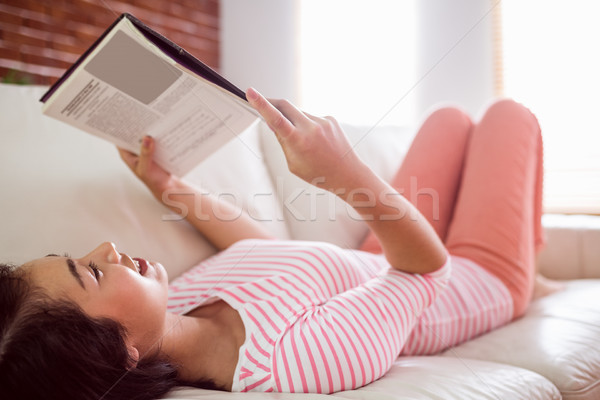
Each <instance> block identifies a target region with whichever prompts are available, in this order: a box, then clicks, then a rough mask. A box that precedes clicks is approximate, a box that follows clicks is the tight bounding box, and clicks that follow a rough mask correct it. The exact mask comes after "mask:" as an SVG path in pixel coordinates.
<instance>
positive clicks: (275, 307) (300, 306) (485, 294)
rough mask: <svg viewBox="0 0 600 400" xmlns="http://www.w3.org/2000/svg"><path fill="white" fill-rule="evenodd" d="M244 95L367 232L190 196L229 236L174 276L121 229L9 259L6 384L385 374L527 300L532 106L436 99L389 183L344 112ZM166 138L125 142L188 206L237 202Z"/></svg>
mask: <svg viewBox="0 0 600 400" xmlns="http://www.w3.org/2000/svg"><path fill="white" fill-rule="evenodd" d="M247 97H248V99H249V101H250V104H251V105H252V106H253V107H254V108H255V109H256V110H257V111H258V112H259V113H260V114H261V115H262V116H263V117H264V119H265V120H266V121H267V123H268V124H269V126H270V127H271V129H272V130H273V131H274V132H275V134H276V135H277V138H278V140H279V142H280V143H281V146H282V147H283V150H284V152H285V155H286V158H287V162H288V166H289V169H290V170H291V171H292V172H293V173H294V174H296V175H297V176H299V177H300V178H303V179H304V180H306V181H308V182H320V183H319V187H321V188H323V189H327V190H331V191H332V192H334V193H336V195H337V196H339V197H341V198H342V199H343V200H345V201H346V202H347V203H349V205H350V206H353V207H355V209H356V211H357V212H358V213H359V214H360V215H361V216H363V217H364V219H365V220H366V221H367V224H368V225H369V227H370V233H369V235H368V237H367V238H366V239H365V242H364V243H363V244H362V247H361V248H360V249H342V248H339V247H336V246H334V245H331V244H327V243H319V242H308V241H282V240H276V239H273V238H271V237H269V235H268V234H267V233H266V232H265V231H264V230H263V228H262V227H261V226H260V224H259V223H258V222H256V221H254V220H252V219H251V218H249V217H241V218H237V219H234V220H223V218H217V217H215V216H214V215H213V216H212V217H213V218H208V219H206V218H203V219H202V220H200V219H198V218H197V217H196V216H195V215H194V214H195V213H189V214H188V215H186V216H185V217H186V218H187V220H188V221H189V222H190V223H191V224H192V225H193V226H194V227H196V228H197V229H198V230H199V231H200V232H201V233H202V234H203V235H204V236H205V237H206V238H207V239H208V240H210V242H212V244H214V246H216V247H217V248H218V249H220V253H219V254H217V255H215V256H213V257H210V258H209V259H206V260H204V261H203V262H201V263H200V264H199V265H197V266H195V267H194V268H192V269H190V270H189V271H188V272H187V273H185V274H184V275H182V276H181V277H179V278H177V279H175V280H174V281H173V282H172V283H171V284H170V285H169V284H168V279H167V274H166V272H165V269H164V268H163V266H162V265H161V264H159V263H156V262H152V261H149V260H145V259H143V258H132V257H130V256H129V255H127V254H124V253H119V251H118V249H117V247H116V246H115V245H114V244H112V243H102V244H100V245H99V246H98V247H97V248H95V249H94V250H92V251H91V252H90V253H89V254H87V255H85V256H83V257H80V258H75V257H71V256H69V255H54V254H50V255H48V256H45V257H42V258H40V259H37V260H33V261H30V262H28V263H26V264H24V265H22V266H19V267H14V266H7V265H3V266H2V268H1V269H0V307H1V308H0V332H1V338H0V387H1V388H2V393H3V395H4V394H11V395H13V396H14V397H11V398H19V399H41V398H56V399H94V400H97V399H100V398H102V399H155V398H158V397H160V396H162V395H164V394H165V393H167V392H168V391H169V390H170V389H172V388H173V387H174V386H176V385H191V386H198V387H205V388H216V389H221V390H227V391H237V392H246V391H262V392H316V393H332V392H336V391H340V390H348V389H355V388H358V387H361V386H364V385H367V384H369V383H370V382H373V381H375V380H377V379H378V378H380V377H381V376H383V375H384V374H385V373H386V372H387V371H388V370H389V369H390V367H391V366H392V363H393V362H394V360H395V359H396V358H397V357H398V355H400V354H404V355H417V354H435V353H437V352H440V351H441V350H444V349H446V348H448V347H450V346H453V345H456V344H458V343H461V342H464V341H466V340H469V339H470V338H473V337H475V336H477V335H480V334H482V333H484V332H487V331H490V330H492V329H494V328H497V327H499V326H502V325H504V324H506V323H508V322H509V321H511V320H513V319H515V318H518V317H519V316H521V315H522V314H523V313H524V312H525V310H526V308H527V305H528V303H529V302H530V300H531V298H532V290H533V286H534V275H535V274H534V258H535V254H536V251H537V250H538V249H539V248H540V247H541V246H542V244H543V238H542V229H541V225H540V218H541V188H542V142H541V137H540V130H539V126H538V124H537V121H536V119H535V117H534V116H533V115H532V114H531V113H530V112H529V111H528V110H527V109H526V108H524V107H523V106H521V105H519V104H517V103H515V102H513V101H510V100H503V101H499V102H497V103H495V104H493V105H492V106H491V107H490V108H489V109H488V110H487V112H486V113H485V115H484V116H483V118H482V119H481V120H480V121H479V122H477V123H473V122H472V121H471V120H470V119H469V117H468V116H466V115H465V114H463V113H462V112H461V111H458V110H456V109H452V108H445V109H440V110H438V111H436V112H434V113H433V114H432V115H431V116H430V117H429V118H428V119H427V120H426V121H425V123H424V124H423V126H422V127H421V129H420V131H419V133H418V134H417V136H416V138H415V140H414V142H413V144H412V146H411V148H410V150H409V152H408V154H407V156H406V157H405V159H404V161H403V164H402V166H401V167H400V169H399V171H398V172H397V175H396V176H395V178H394V179H393V182H392V184H391V185H390V184H387V183H386V182H384V181H383V180H382V179H381V178H379V177H378V176H376V175H375V174H374V172H373V171H371V170H370V169H369V168H368V167H367V166H366V165H365V164H364V163H363V162H362V161H361V160H360V159H359V157H358V156H357V155H356V154H355V153H354V151H353V150H352V147H351V145H350V144H349V142H348V140H347V138H346V136H345V135H344V133H343V132H342V130H341V128H340V127H339V125H338V124H337V123H336V121H335V120H334V119H332V118H329V117H328V118H318V117H315V116H312V115H310V114H307V113H304V112H302V111H300V110H298V109H297V108H295V107H294V106H293V105H292V104H290V103H288V102H286V101H272V102H269V101H267V100H266V99H265V98H264V97H262V96H261V95H260V94H259V93H258V92H256V91H255V90H253V89H249V90H248V92H247ZM153 152H154V142H153V140H152V138H150V137H146V138H145V139H144V141H143V143H142V148H141V154H140V155H139V156H136V155H134V154H132V153H129V152H126V151H124V150H120V153H121V157H122V158H123V160H124V161H125V163H126V164H127V165H128V166H129V167H130V168H131V170H132V171H133V172H134V173H135V174H136V175H137V177H138V178H139V179H141V181H142V182H144V184H145V185H146V186H147V187H148V189H149V190H150V191H151V192H152V194H153V195H154V196H155V197H156V198H157V199H158V200H159V201H161V199H162V198H163V193H164V192H169V193H170V195H169V199H170V201H169V204H174V203H179V204H181V203H183V204H187V206H188V207H187V209H191V208H192V207H193V206H194V204H193V203H192V202H193V201H194V198H196V199H198V198H201V199H202V202H204V203H203V204H201V205H200V206H201V207H202V209H203V210H215V209H219V210H220V213H222V210H224V209H225V208H226V207H228V208H229V211H230V212H231V213H232V215H237V214H238V211H237V210H235V209H233V206H232V205H230V204H228V203H227V204H226V203H223V204H219V200H218V199H217V198H216V197H209V196H204V195H203V196H189V195H186V194H182V193H188V194H189V193H197V192H196V189H194V188H192V187H190V186H188V185H187V184H186V183H184V182H183V181H182V180H180V179H179V178H178V177H176V176H173V175H170V174H168V173H166V172H165V171H164V170H162V169H161V168H160V167H159V166H158V165H157V164H155V163H154V162H153ZM416 177H418V180H419V186H420V187H421V188H423V187H427V188H429V189H431V190H434V191H435V193H436V194H437V196H435V198H436V199H437V201H438V203H439V204H435V207H433V206H432V204H427V198H426V197H423V198H422V199H421V201H420V202H419V208H416V207H415V206H414V205H412V204H411V203H410V202H409V201H408V200H407V199H408V198H413V196H411V195H410V191H409V190H408V189H409V188H410V184H409V183H410V179H414V178H416ZM315 178H320V179H315ZM322 178H324V179H322ZM399 192H402V193H403V194H404V195H405V197H404V196H401V195H399ZM350 194H352V195H350ZM427 197H429V196H427ZM431 198H432V199H433V198H434V196H431ZM368 199H375V201H373V202H372V204H371V205H369V206H368V207H367V206H365V204H366V200H368ZM188 203H189V204H188ZM183 208H184V207H181V208H179V209H174V211H180V212H181V209H183ZM434 211H435V213H434ZM451 271H452V273H451Z"/></svg>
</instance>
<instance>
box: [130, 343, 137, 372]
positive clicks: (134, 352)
mask: <svg viewBox="0 0 600 400" xmlns="http://www.w3.org/2000/svg"><path fill="white" fill-rule="evenodd" d="M127 352H128V353H129V362H128V363H127V369H131V368H135V367H136V366H137V364H138V361H139V360H140V352H139V351H138V349H137V348H136V347H135V346H133V345H132V344H130V343H127Z"/></svg>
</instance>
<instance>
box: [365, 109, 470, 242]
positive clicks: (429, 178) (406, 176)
mask: <svg viewBox="0 0 600 400" xmlns="http://www.w3.org/2000/svg"><path fill="white" fill-rule="evenodd" d="M472 126H473V124H472V122H471V120H470V118H469V117H468V116H467V115H466V114H465V113H464V112H462V111H460V110H458V109H456V108H442V109H439V110H437V111H435V112H433V113H432V114H431V115H430V116H429V117H428V118H427V119H426V120H425V122H424V123H423V125H422V126H421V128H420V129H419V132H418V133H417V135H416V136H415V139H414V140H413V142H412V144H411V147H410V149H409V150H408V153H407V154H406V157H405V158H404V160H403V162H402V165H401V166H400V169H399V170H398V172H397V173H396V176H395V177H394V179H393V180H392V182H391V185H392V186H393V187H394V188H396V189H397V190H398V191H399V192H400V194H402V195H404V197H406V198H407V199H408V200H409V201H410V202H411V203H412V204H413V205H414V206H415V207H417V209H418V210H419V211H420V212H421V213H422V214H423V215H424V216H425V217H426V218H427V220H428V221H429V223H431V225H433V227H434V228H435V231H436V232H437V234H438V236H439V237H440V238H441V239H442V241H445V239H446V234H447V232H448V226H449V223H450V220H451V219H452V213H453V210H454V205H455V202H456V196H457V193H458V188H459V185H460V180H461V175H462V169H463V163H464V158H465V151H466V148H467V142H468V140H469V135H470V132H471V128H472ZM360 250H363V251H369V252H371V253H381V252H382V249H381V246H380V244H379V241H378V240H377V237H376V236H375V235H374V234H373V232H369V234H368V235H367V237H366V239H365V240H364V242H363V243H362V245H361V247H360Z"/></svg>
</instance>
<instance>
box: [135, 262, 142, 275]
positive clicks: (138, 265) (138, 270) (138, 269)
mask: <svg viewBox="0 0 600 400" xmlns="http://www.w3.org/2000/svg"><path fill="white" fill-rule="evenodd" d="M133 263H134V264H135V268H137V272H138V273H139V274H141V273H142V269H141V268H140V262H139V261H138V260H133Z"/></svg>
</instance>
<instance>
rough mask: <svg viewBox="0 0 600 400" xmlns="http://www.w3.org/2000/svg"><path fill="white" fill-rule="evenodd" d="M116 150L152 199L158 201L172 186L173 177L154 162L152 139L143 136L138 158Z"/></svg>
mask: <svg viewBox="0 0 600 400" xmlns="http://www.w3.org/2000/svg"><path fill="white" fill-rule="evenodd" d="M118 149H119V154H120V155H121V158H122V159H123V161H125V164H127V166H128V167H129V169H131V171H133V173H134V174H135V175H136V176H137V177H138V178H140V180H141V181H142V182H144V184H145V185H146V186H147V187H148V189H150V191H151V192H152V194H153V195H154V197H156V198H158V199H159V200H160V199H161V197H162V194H163V192H164V191H165V190H167V189H169V188H170V187H171V186H172V185H173V181H174V180H175V177H174V176H173V175H171V174H170V173H169V172H167V171H165V170H164V169H162V168H161V167H160V166H159V165H158V164H156V163H155V162H154V160H153V157H154V151H155V143H154V139H153V138H152V137H150V136H144V139H143V140H142V147H141V149H140V155H139V156H138V155H136V154H133V153H131V152H129V151H127V150H124V149H121V148H118Z"/></svg>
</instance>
